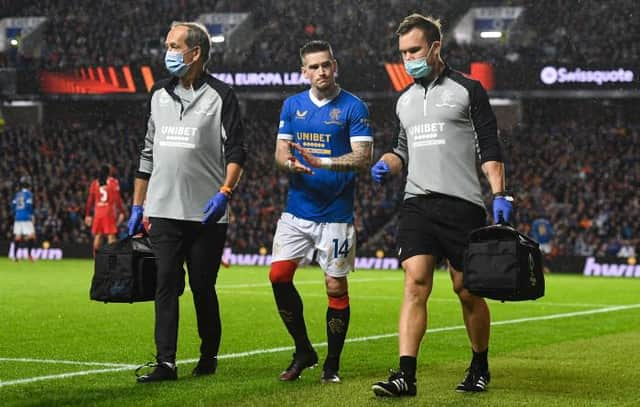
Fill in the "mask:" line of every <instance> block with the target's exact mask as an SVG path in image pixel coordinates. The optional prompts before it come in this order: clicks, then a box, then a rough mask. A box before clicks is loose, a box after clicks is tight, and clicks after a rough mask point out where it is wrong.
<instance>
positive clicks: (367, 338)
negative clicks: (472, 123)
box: [0, 304, 640, 387]
mask: <svg viewBox="0 0 640 407" xmlns="http://www.w3.org/2000/svg"><path fill="white" fill-rule="evenodd" d="M634 308H640V304H629V305H618V306H613V307H607V308H598V309H593V310H585V311H577V312H567V313H563V314H551V315H542V316H538V317H527V318H518V319H510V320H505V321H495V322H492V323H491V326H500V325H513V324H520V323H523V322H533V321H547V320H551V319H561V318H572V317H578V316H583V315H593V314H603V313H608V312H616V311H625V310H629V309H634ZM459 329H464V325H453V326H445V327H440V328H432V329H429V330H428V334H433V333H437V332H447V331H455V330H459ZM396 336H398V334H397V333H390V334H381V335H372V336H364V337H360V338H350V339H347V340H346V342H349V343H351V342H367V341H374V340H378V339H387V338H393V337H396ZM313 345H314V346H315V347H325V346H327V343H326V342H321V343H315V344H313ZM291 350H294V347H293V346H282V347H278V348H270V349H256V350H252V351H247V352H239V353H228V354H224V355H220V356H218V358H219V359H236V358H243V357H247V356H253V355H263V354H268V353H276V352H284V351H291ZM2 360H7V361H12V360H14V361H31V360H32V361H34V362H40V360H38V359H26V358H25V359H9V358H2V359H0V361H2ZM196 361H198V359H184V360H179V361H178V362H177V363H178V364H183V363H193V362H196ZM60 362H61V363H67V364H70V363H69V362H73V361H60ZM45 363H55V361H52V360H48V359H47V360H46V362H45ZM92 363H97V362H86V363H85V362H83V364H92ZM101 365H106V364H101ZM113 365H114V366H117V365H118V364H116V363H114V364H113ZM133 367H135V365H126V364H121V365H119V367H113V368H108V369H95V370H84V371H80V372H70V373H62V374H55V375H47V376H36V377H30V378H26V379H17V380H8V381H0V387H6V386H12V385H17V384H27V383H34V382H39V381H43V380H54V379H66V378H69V377H75V376H86V375H90V374H99V373H109V372H121V371H124V370H129V369H132V368H133Z"/></svg>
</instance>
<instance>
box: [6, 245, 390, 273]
mask: <svg viewBox="0 0 640 407" xmlns="http://www.w3.org/2000/svg"><path fill="white" fill-rule="evenodd" d="M0 250H2V252H4V253H7V257H8V258H9V259H11V260H16V259H17V260H21V261H24V260H28V259H29V253H28V252H27V249H26V248H19V249H16V247H15V245H14V243H13V242H6V241H4V242H2V241H0ZM91 253H92V248H91V246H90V245H88V244H76V245H64V246H62V247H47V248H44V247H37V248H33V249H31V252H30V254H31V257H32V258H33V259H34V260H62V259H63V258H87V259H89V258H91V257H92V254H91ZM222 258H223V260H224V261H226V262H227V263H229V264H230V265H236V266H268V265H270V264H271V255H269V254H259V253H234V252H233V250H232V249H231V248H229V247H227V248H225V249H224V252H223V254H222ZM355 261H356V268H357V269H360V270H373V269H376V270H396V269H398V268H400V263H399V262H398V259H397V258H395V257H356V260H355Z"/></svg>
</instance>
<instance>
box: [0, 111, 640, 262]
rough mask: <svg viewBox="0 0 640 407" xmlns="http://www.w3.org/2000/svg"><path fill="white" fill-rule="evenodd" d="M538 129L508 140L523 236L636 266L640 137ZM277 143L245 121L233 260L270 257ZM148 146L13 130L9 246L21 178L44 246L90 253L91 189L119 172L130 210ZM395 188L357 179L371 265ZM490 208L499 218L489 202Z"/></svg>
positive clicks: (96, 132) (361, 229)
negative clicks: (543, 226)
mask: <svg viewBox="0 0 640 407" xmlns="http://www.w3.org/2000/svg"><path fill="white" fill-rule="evenodd" d="M532 123H534V124H529V125H523V126H521V127H520V128H517V129H515V130H513V131H503V132H502V134H501V138H502V139H504V140H505V152H506V157H508V160H507V171H508V180H509V185H510V186H512V189H513V192H514V194H515V196H516V208H517V216H516V221H517V224H518V227H519V228H520V229H521V230H522V231H524V232H525V233H529V232H530V228H531V223H532V222H533V220H535V219H540V218H543V219H548V220H549V221H550V223H551V225H552V226H553V230H554V232H553V238H552V244H551V248H552V249H551V253H550V254H551V255H564V254H580V255H599V256H603V255H607V256H617V255H618V254H621V255H622V254H627V255H633V254H635V253H636V251H637V249H638V245H640V239H639V237H640V230H638V224H637V222H636V220H637V219H639V218H640V196H639V195H638V192H637V191H638V186H639V185H640V129H639V128H629V127H625V126H614V125H591V124H584V123H582V124H581V123H579V122H577V121H575V120H568V119H567V120H558V121H552V122H545V121H542V120H541V121H533V122H532ZM374 130H375V132H376V153H375V158H378V157H379V156H380V154H381V153H382V151H386V150H387V149H388V148H389V147H390V144H391V140H392V136H393V134H394V133H395V131H396V130H395V127H394V123H393V121H392V120H391V118H389V119H388V120H387V119H386V118H380V120H377V121H376V120H375V119H374ZM276 131H277V122H276V120H274V117H271V118H260V119H255V118H254V119H251V120H246V134H247V144H248V145H249V146H250V152H251V159H250V160H249V161H248V163H247V167H246V171H245V174H244V176H243V179H242V182H241V184H240V186H239V188H238V190H237V191H236V193H235V194H234V199H233V200H232V205H231V208H232V218H231V220H232V223H231V226H230V231H229V246H230V247H231V248H232V249H233V250H234V251H235V252H249V253H250V252H256V251H258V250H260V248H262V247H264V248H266V249H267V250H268V251H270V249H271V241H272V240H271V239H272V234H273V231H274V228H275V225H276V222H277V219H278V217H279V216H280V213H281V211H282V209H283V205H284V202H285V198H286V190H287V177H286V175H285V174H283V173H280V172H278V171H276V170H275V167H274V165H273V151H274V145H275V141H274V140H275V134H276ZM143 134H144V128H143V127H142V123H138V122H135V123H125V122H122V121H117V120H116V121H98V122H95V121H85V122H72V123H70V122H68V121H58V122H51V123H48V124H46V125H43V126H42V127H40V126H23V127H6V128H5V129H4V131H3V132H2V133H1V134H0V149H1V150H2V151H3V154H2V159H1V160H0V174H2V176H1V177H0V199H1V201H2V202H4V203H6V204H4V205H2V207H0V219H2V223H1V225H0V239H4V240H10V239H11V238H12V234H11V230H12V222H13V220H12V216H11V214H10V207H9V205H8V203H10V201H11V197H12V196H13V194H14V193H15V192H16V191H17V181H18V179H19V178H20V176H21V175H25V174H28V175H30V176H31V178H32V179H33V184H34V185H33V190H34V196H35V208H36V228H37V232H38V237H39V240H40V241H44V240H48V241H50V242H51V243H52V244H61V243H65V242H66V243H68V242H76V243H87V242H89V241H90V231H89V230H88V228H86V227H85V226H84V224H83V222H82V220H83V215H84V206H85V202H86V197H87V191H88V187H89V183H90V181H91V180H92V179H93V178H94V177H95V174H96V171H97V169H98V168H99V165H100V164H101V163H103V162H110V163H112V164H113V166H114V168H115V169H116V174H115V176H116V177H117V178H118V179H119V180H120V185H121V189H122V196H123V200H124V202H125V206H126V207H127V208H128V205H129V204H130V202H131V190H132V180H133V177H134V173H135V169H136V165H137V156H138V145H139V143H140V141H141V140H142V137H143ZM396 181H397V182H393V183H390V184H389V185H387V186H383V187H381V186H376V185H375V184H373V182H372V181H371V179H370V176H369V174H362V175H361V176H360V178H359V182H358V188H357V199H356V226H357V232H358V241H359V247H360V250H361V251H362V252H363V253H365V252H366V253H369V254H374V253H375V252H376V251H378V250H383V251H385V252H386V253H387V254H388V255H392V253H393V252H394V247H395V228H396V224H397V219H396V218H395V213H396V211H397V209H398V205H399V204H400V203H401V200H402V191H403V187H404V185H403V181H402V180H400V179H398V180H396ZM485 196H486V197H487V207H488V208H490V206H489V205H490V200H489V196H490V195H489V193H488V192H487V193H486V194H485ZM127 216H128V214H127ZM121 231H122V232H123V233H124V225H121Z"/></svg>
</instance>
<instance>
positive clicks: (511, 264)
mask: <svg viewBox="0 0 640 407" xmlns="http://www.w3.org/2000/svg"><path fill="white" fill-rule="evenodd" d="M463 281H464V286H465V288H467V289H468V290H469V291H470V292H471V293H473V294H475V295H478V296H480V297H486V298H491V299H494V300H501V301H523V300H535V299H536V298H540V297H542V296H543V295H544V274H543V267H542V254H541V253H540V247H539V245H538V243H537V242H536V241H535V240H533V239H531V238H529V237H528V236H525V235H523V234H522V233H520V232H518V231H517V230H516V229H515V228H513V227H512V226H510V225H506V224H498V225H492V226H485V227H482V228H479V229H476V230H474V231H472V232H471V233H470V234H469V247H468V248H467V250H466V252H465V256H464V273H463Z"/></svg>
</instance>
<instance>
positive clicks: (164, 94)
mask: <svg viewBox="0 0 640 407" xmlns="http://www.w3.org/2000/svg"><path fill="white" fill-rule="evenodd" d="M210 45H211V39H210V37H209V33H208V32H207V29H206V28H205V27H204V26H202V25H201V24H198V23H195V22H177V23H174V24H173V25H172V26H171V30H170V31H169V33H168V34H167V38H166V47H167V51H166V55H165V65H166V68H167V70H168V71H169V73H170V74H171V76H170V77H169V78H167V79H162V80H160V81H158V82H156V83H155V84H154V85H153V87H152V88H151V91H150V96H149V98H150V101H149V109H150V111H149V115H148V122H147V132H146V135H145V138H144V146H143V148H142V149H141V151H140V162H139V166H138V172H137V173H136V179H135V185H134V196H133V207H132V208H131V218H130V219H129V223H128V225H127V226H128V231H129V235H135V234H137V233H138V232H140V231H141V224H142V219H143V217H145V216H146V217H148V219H149V227H148V231H149V238H150V239H151V245H152V249H153V252H154V255H155V257H156V264H157V286H156V295H155V344H156V360H155V362H153V363H149V364H148V365H147V366H148V367H151V369H148V371H146V372H144V371H142V370H141V373H142V374H140V375H139V376H138V379H137V381H138V382H139V383H149V382H158V381H165V380H176V379H177V378H178V370H177V367H176V352H177V340H178V319H179V318H178V315H179V312H178V310H179V299H178V297H179V294H180V291H181V287H184V274H183V271H182V270H183V264H184V263H186V265H187V271H188V273H189V286H190V287H191V292H192V293H193V302H194V305H195V309H196V319H197V325H198V334H199V336H200V339H201V342H200V358H199V360H198V363H197V364H196V365H195V367H194V368H193V370H192V374H193V375H194V376H206V375H211V374H214V373H215V372H216V369H217V366H218V349H219V347H220V339H221V332H222V325H221V322H220V310H219V307H218V298H217V295H216V288H215V284H216V279H217V276H218V269H219V266H220V261H221V257H222V249H223V247H224V243H225V239H226V233H227V224H228V211H227V206H228V204H230V203H231V202H232V195H233V190H234V188H235V187H236V185H237V183H238V181H239V179H240V175H241V173H242V166H243V164H244V161H245V158H246V147H245V146H244V142H243V127H242V121H241V118H240V107H239V104H238V99H237V98H236V95H235V93H234V92H233V89H231V88H230V87H229V86H228V85H227V84H225V83H223V82H221V81H219V80H218V79H216V78H214V77H213V76H211V75H209V74H208V73H206V72H205V70H204V67H205V65H206V63H207V60H208V59H209V49H210Z"/></svg>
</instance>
